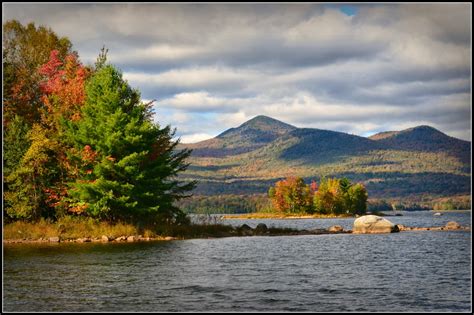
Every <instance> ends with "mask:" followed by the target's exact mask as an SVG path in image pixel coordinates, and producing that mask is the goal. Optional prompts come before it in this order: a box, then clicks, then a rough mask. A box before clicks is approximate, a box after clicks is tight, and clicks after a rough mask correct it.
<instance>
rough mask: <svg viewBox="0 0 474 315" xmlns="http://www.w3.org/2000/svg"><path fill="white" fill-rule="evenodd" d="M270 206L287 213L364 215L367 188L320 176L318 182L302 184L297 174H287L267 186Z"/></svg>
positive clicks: (346, 180)
mask: <svg viewBox="0 0 474 315" xmlns="http://www.w3.org/2000/svg"><path fill="white" fill-rule="evenodd" d="M268 196H269V197H270V199H271V201H272V205H273V208H274V209H275V210H276V211H277V212H280V213H289V214H301V213H305V214H333V215H342V214H350V215H356V214H359V215H360V214H365V213H366V211H367V198H368V195H367V190H366V189H365V187H364V185H362V184H360V183H351V182H350V181H349V180H348V179H347V178H323V179H321V182H320V183H319V185H318V184H317V183H316V182H315V181H312V182H311V184H309V185H308V184H305V182H304V180H303V179H302V178H301V177H288V178H286V179H284V180H280V181H278V182H277V183H276V184H275V186H272V187H270V189H269V191H268Z"/></svg>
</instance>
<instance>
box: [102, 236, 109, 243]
mask: <svg viewBox="0 0 474 315" xmlns="http://www.w3.org/2000/svg"><path fill="white" fill-rule="evenodd" d="M100 239H101V240H102V242H109V241H110V238H109V237H108V236H107V235H102V237H101V238H100Z"/></svg>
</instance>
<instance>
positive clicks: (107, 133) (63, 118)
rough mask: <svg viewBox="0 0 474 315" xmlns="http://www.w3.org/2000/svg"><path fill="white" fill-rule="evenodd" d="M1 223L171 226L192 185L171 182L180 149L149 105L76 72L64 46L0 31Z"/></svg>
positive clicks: (99, 74)
mask: <svg viewBox="0 0 474 315" xmlns="http://www.w3.org/2000/svg"><path fill="white" fill-rule="evenodd" d="M3 48H4V50H3V70H4V77H3V104H4V108H3V128H4V129H3V132H4V142H3V150H4V151H3V152H4V155H3V165H4V173H3V175H4V184H3V185H4V186H3V189H4V196H3V198H4V199H3V201H4V218H5V220H6V221H12V220H25V221H35V220H38V219H40V218H49V219H53V220H54V219H58V218H60V217H63V216H67V215H73V216H83V217H90V218H95V219H99V220H106V221H113V222H116V221H127V222H162V221H163V222H176V221H179V220H180V219H181V218H183V213H182V211H181V210H180V209H179V208H177V207H176V206H175V204H174V203H175V201H176V200H178V199H180V198H183V197H184V196H186V193H187V192H188V191H190V190H191V189H192V188H193V187H194V185H195V183H194V182H187V183H184V182H181V181H179V180H178V179H177V178H176V176H177V175H178V174H179V173H180V172H182V171H183V170H185V169H186V167H187V166H188V165H187V164H186V163H185V159H186V158H187V157H188V156H189V154H190V151H189V150H181V151H178V150H175V147H176V145H177V141H173V140H172V138H173V135H174V130H172V129H171V127H170V126H166V127H160V125H159V124H157V123H155V122H154V121H153V119H152V114H153V112H152V108H151V105H152V103H144V102H142V101H141V99H140V92H139V91H138V90H136V89H133V88H132V87H130V86H129V85H128V83H127V82H126V81H125V80H124V79H123V78H122V73H121V72H120V70H118V69H117V68H116V67H114V66H113V65H111V64H109V63H108V62H107V50H105V49H102V51H101V53H100V54H99V56H98V58H97V61H96V63H95V64H94V65H83V64H82V63H81V61H80V60H79V56H78V54H77V52H75V51H73V50H72V44H71V42H70V41H69V39H68V38H65V37H58V36H57V35H56V34H55V33H54V32H53V31H52V30H51V29H48V28H45V27H42V26H40V27H36V26H35V25H34V24H33V23H30V24H28V25H27V26H23V25H21V24H20V23H19V22H18V21H15V20H13V21H8V22H6V23H5V24H4V25H3Z"/></svg>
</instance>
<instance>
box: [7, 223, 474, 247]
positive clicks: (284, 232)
mask: <svg viewBox="0 0 474 315" xmlns="http://www.w3.org/2000/svg"><path fill="white" fill-rule="evenodd" d="M366 217H367V218H366V220H365V221H364V220H361V221H360V222H362V223H361V224H365V225H364V226H363V228H362V229H361V227H360V226H359V223H358V222H357V220H356V221H355V222H354V229H353V230H344V228H343V227H342V226H340V225H333V226H331V227H329V228H327V229H312V230H294V229H285V228H268V227H267V226H266V225H265V224H264V223H260V224H258V225H257V226H256V227H255V228H252V227H250V226H249V225H247V224H243V225H242V226H240V227H237V228H234V229H232V230H231V231H230V232H229V233H227V234H220V235H208V234H207V235H201V236H200V237H173V236H158V237H143V236H142V235H123V236H119V237H112V236H107V235H102V237H100V238H97V237H96V238H91V237H83V238H77V239H61V237H60V236H55V237H50V238H40V239H37V240H32V239H7V240H3V243H4V244H23V243H120V242H124V243H126V242H149V241H172V240H184V239H191V238H220V237H233V236H234V237H235V236H290V235H324V234H380V233H394V232H405V231H456V230H462V231H469V230H470V227H466V226H461V225H460V224H459V223H457V222H454V221H450V222H448V223H447V224H446V225H445V226H437V227H407V226H404V225H401V224H393V223H391V222H390V221H388V220H386V219H382V220H381V218H380V219H379V218H374V217H376V216H366ZM367 220H369V221H370V220H372V221H370V222H369V223H367V222H368V221H367ZM381 226H382V227H381Z"/></svg>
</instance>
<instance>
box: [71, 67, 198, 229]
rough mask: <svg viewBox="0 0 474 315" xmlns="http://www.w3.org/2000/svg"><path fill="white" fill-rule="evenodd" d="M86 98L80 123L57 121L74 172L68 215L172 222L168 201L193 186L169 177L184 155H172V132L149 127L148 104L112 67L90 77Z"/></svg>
mask: <svg viewBox="0 0 474 315" xmlns="http://www.w3.org/2000/svg"><path fill="white" fill-rule="evenodd" d="M86 95H87V97H86V102H85V105H84V106H83V108H82V110H81V117H82V119H81V120H78V121H76V122H73V121H64V122H63V123H64V126H65V129H66V133H65V134H66V136H67V138H68V140H69V142H70V144H71V145H72V146H73V147H74V149H75V150H74V151H73V152H72V153H71V154H70V159H71V161H72V163H73V164H74V165H75V167H76V168H77V170H78V179H77V180H76V181H74V182H71V183H70V187H71V189H70V191H69V195H70V198H71V199H70V200H71V202H73V203H76V206H74V207H73V208H72V209H73V211H76V212H85V213H87V215H90V216H92V217H97V218H102V219H109V220H117V219H122V220H146V219H149V218H154V219H162V220H165V221H170V220H171V221H173V220H175V219H176V217H177V216H178V215H179V212H180V211H179V209H178V208H176V207H175V206H174V205H173V203H174V201H175V200H177V199H180V198H182V197H183V196H184V195H185V193H186V192H187V191H189V190H191V189H192V188H193V186H194V183H193V182H190V183H184V184H183V183H182V182H180V181H178V180H177V179H176V178H175V177H176V175H177V174H178V173H179V172H181V171H183V170H184V169H186V167H187V164H185V163H184V160H185V159H186V158H187V157H188V156H189V154H190V151H189V150H183V151H175V150H174V149H175V147H176V145H177V142H173V141H172V140H171V139H172V137H173V134H174V132H172V131H171V130H170V127H169V126H167V127H165V128H162V129H160V128H159V126H158V125H157V124H154V123H153V122H152V120H151V118H150V117H151V113H150V108H149V105H147V104H143V103H141V102H140V95H139V93H138V91H136V90H134V89H132V88H131V87H130V86H129V85H128V84H127V82H126V81H124V80H123V79H122V74H121V73H120V72H119V71H118V70H117V69H115V68H114V67H113V66H111V65H106V66H102V67H101V68H100V69H99V70H98V71H97V72H96V73H95V74H94V75H93V76H92V78H91V79H90V81H89V82H88V84H87V86H86ZM79 202H82V204H80V205H77V203H79Z"/></svg>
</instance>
